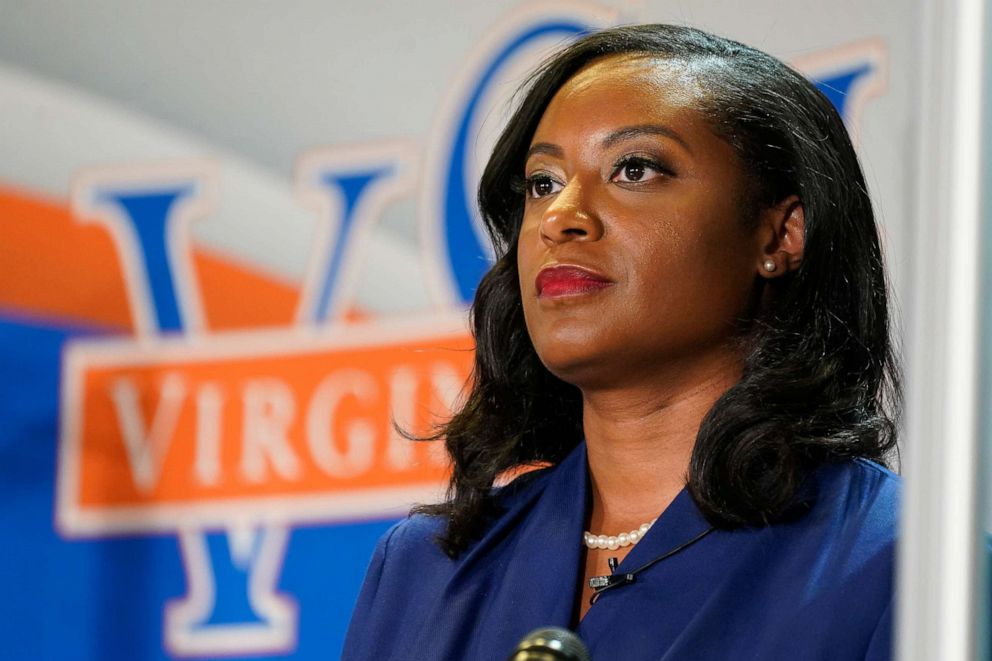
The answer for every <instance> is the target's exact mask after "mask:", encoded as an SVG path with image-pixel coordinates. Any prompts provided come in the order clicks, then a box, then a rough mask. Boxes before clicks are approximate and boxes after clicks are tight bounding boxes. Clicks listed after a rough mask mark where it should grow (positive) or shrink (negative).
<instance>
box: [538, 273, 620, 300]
mask: <svg viewBox="0 0 992 661" xmlns="http://www.w3.org/2000/svg"><path fill="white" fill-rule="evenodd" d="M534 284H535V287H536V288H537V297H538V298H560V297H563V296H577V295H579V294H588V293H590V292H593V291H598V290H600V289H604V288H606V287H609V286H611V285H612V284H613V281H612V280H610V279H609V278H607V277H606V276H604V275H600V274H599V273H596V272H595V271H590V270H589V269H586V268H582V267H580V266H569V265H561V266H548V267H545V268H543V269H541V272H540V273H538V274H537V280H536V281H535V283H534Z"/></svg>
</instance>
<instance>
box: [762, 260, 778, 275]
mask: <svg viewBox="0 0 992 661" xmlns="http://www.w3.org/2000/svg"><path fill="white" fill-rule="evenodd" d="M764 267H765V270H766V271H768V272H769V273H774V272H775V271H776V270H777V269H778V264H776V263H775V260H774V259H766V260H765V263H764Z"/></svg>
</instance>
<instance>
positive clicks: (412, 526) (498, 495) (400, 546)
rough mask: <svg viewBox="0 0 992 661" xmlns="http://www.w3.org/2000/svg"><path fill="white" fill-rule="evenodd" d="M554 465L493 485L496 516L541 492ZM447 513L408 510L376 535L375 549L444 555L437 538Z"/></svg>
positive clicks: (444, 556) (381, 551)
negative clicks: (406, 513)
mask: <svg viewBox="0 0 992 661" xmlns="http://www.w3.org/2000/svg"><path fill="white" fill-rule="evenodd" d="M553 470H554V469H553V468H539V469H536V470H531V471H527V472H525V473H522V474H520V475H518V476H516V477H515V478H514V479H512V480H510V481H508V482H507V483H506V484H503V485H501V486H498V487H495V488H494V489H493V490H492V493H491V497H492V499H493V502H494V504H495V505H496V508H497V512H498V513H499V514H497V518H499V516H500V514H505V513H507V512H509V511H512V510H514V509H517V508H518V507H519V506H520V505H521V504H523V503H525V502H526V501H529V500H530V499H531V497H532V496H533V495H535V494H537V493H539V492H540V490H541V488H542V485H543V484H544V483H545V481H546V480H547V479H548V477H549V476H550V474H551V472H552V471H553ZM447 525H448V517H446V516H444V515H440V514H424V513H419V512H414V513H411V514H410V515H409V516H407V517H406V518H404V519H402V520H401V521H399V522H398V523H396V524H395V525H394V526H393V527H391V528H390V529H389V530H387V531H386V533H385V534H384V535H383V536H382V537H381V538H380V539H379V543H378V545H377V549H376V551H377V553H381V554H382V555H383V556H385V555H387V554H388V555H389V557H390V558H394V557H395V556H397V555H403V556H405V557H410V556H424V557H425V558H427V557H432V556H435V555H436V556H439V557H443V558H447V556H446V555H445V554H444V552H443V551H442V550H441V548H440V547H439V546H438V539H439V538H440V537H441V536H442V535H443V534H444V532H445V528H446V527H447Z"/></svg>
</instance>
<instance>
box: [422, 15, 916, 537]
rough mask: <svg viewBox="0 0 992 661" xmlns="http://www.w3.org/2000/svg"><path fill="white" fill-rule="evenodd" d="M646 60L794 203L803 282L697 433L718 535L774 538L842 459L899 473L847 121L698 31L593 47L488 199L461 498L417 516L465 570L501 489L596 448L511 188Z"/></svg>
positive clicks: (873, 276)
mask: <svg viewBox="0 0 992 661" xmlns="http://www.w3.org/2000/svg"><path fill="white" fill-rule="evenodd" d="M619 54H631V55H638V54H643V55H646V56H650V57H657V58H659V59H663V60H666V61H668V62H670V63H673V64H675V65H677V66H680V67H685V68H686V71H687V72H688V73H690V74H691V75H692V77H693V78H694V79H695V80H696V81H697V82H698V84H699V87H700V89H701V100H700V107H699V110H700V111H701V112H702V113H704V116H705V117H706V118H707V119H708V120H709V121H710V123H711V126H712V128H713V130H714V132H715V133H716V134H717V135H719V136H720V137H722V138H723V139H725V140H727V141H728V143H729V144H730V145H731V146H733V148H734V149H735V151H736V153H737V155H738V158H739V159H740V161H741V163H742V166H743V168H744V171H745V172H747V173H749V178H750V188H751V197H752V198H753V200H754V201H755V203H757V204H759V205H761V206H762V207H764V206H771V205H773V204H775V203H776V202H779V201H782V200H784V199H785V198H787V197H788V196H790V195H796V196H798V198H799V200H800V201H801V202H802V204H803V208H804V211H805V249H804V253H803V259H802V263H801V265H800V267H799V268H798V269H797V270H796V271H794V272H792V273H790V274H788V275H786V276H783V277H780V278H777V279H775V284H774V285H769V286H770V287H772V288H773V291H772V292H771V294H772V296H770V300H771V302H770V304H769V305H768V306H766V307H765V308H763V309H762V310H760V311H758V312H757V313H756V317H755V318H754V319H752V320H751V322H750V326H749V329H748V331H747V337H746V342H744V344H743V346H744V347H745V352H744V353H745V356H744V367H743V374H742V378H741V380H740V382H738V383H737V384H736V385H734V386H732V387H731V388H730V389H729V390H727V392H726V393H724V394H723V395H722V396H721V397H720V398H719V400H718V401H717V402H716V403H715V404H714V406H713V407H712V409H711V410H710V411H709V413H708V414H707V415H706V416H705V418H704V419H703V421H702V425H701V426H700V429H699V432H698V435H697V438H696V442H695V446H694V449H693V453H692V459H691V461H690V466H689V474H688V489H689V492H690V494H691V495H692V497H693V499H694V501H695V503H696V505H697V506H698V507H699V509H700V511H701V512H702V513H703V514H704V515H705V516H706V518H707V519H708V520H709V521H710V522H711V523H712V524H714V525H716V526H718V527H723V528H733V527H739V526H750V525H766V524H769V523H774V522H776V521H780V520H783V519H784V518H786V517H787V516H789V513H790V512H794V511H795V505H796V503H797V498H798V494H799V493H800V491H801V488H802V485H803V483H804V478H805V477H806V476H807V475H808V474H809V472H810V471H811V470H812V469H813V468H815V467H816V466H818V465H820V464H822V463H824V462H826V461H831V460H837V459H840V458H846V457H864V458H868V459H872V460H875V461H878V462H880V463H885V461H886V458H887V457H888V456H889V455H890V454H891V451H892V450H893V449H894V448H895V443H896V433H895V432H896V419H897V417H898V413H899V409H900V403H901V394H900V385H899V369H898V364H897V361H896V358H895V354H894V351H893V347H892V342H891V339H890V334H889V325H890V319H889V309H888V302H887V293H886V289H887V288H886V280H885V274H884V271H883V265H882V254H881V249H880V246H879V238H878V231H877V228H876V225H875V219H874V215H873V213H872V206H871V200H870V199H869V195H868V191H867V188H866V186H865V181H864V175H863V174H862V171H861V167H860V165H859V163H858V159H857V156H856V154H855V151H854V148H853V146H852V144H851V140H850V138H849V136H848V133H847V131H846V129H845V127H844V123H843V120H842V119H841V117H840V115H839V114H838V112H837V110H836V109H835V108H834V107H833V105H832V104H831V103H830V101H829V100H828V99H827V98H826V97H825V96H824V95H823V94H822V93H821V92H820V91H819V90H817V89H816V87H815V86H814V85H813V84H812V83H810V82H809V81H808V80H806V79H805V78H804V77H803V76H802V75H800V74H799V73H797V72H796V71H794V70H793V69H791V68H790V67H788V66H787V65H785V64H784V63H782V62H780V61H779V60H777V59H775V58H774V57H772V56H770V55H767V54H765V53H762V52H761V51H758V50H755V49H753V48H750V47H748V46H745V45H743V44H740V43H737V42H735V41H731V40H729V39H724V38H721V37H717V36H713V35H710V34H707V33H705V32H702V31H700V30H696V29H693V28H688V27H679V26H670V25H640V26H625V27H617V28H612V29H608V30H604V31H602V32H597V33H593V34H590V35H587V36H585V37H583V38H581V39H579V40H578V41H576V42H574V43H573V44H571V45H569V46H567V47H566V48H564V49H562V50H561V51H559V52H558V53H557V54H555V55H553V56H552V57H551V58H550V59H549V60H547V61H546V62H545V63H544V64H543V65H542V66H541V67H540V68H539V69H538V70H537V71H536V72H535V74H534V75H533V76H532V77H531V79H530V81H529V83H528V85H527V86H526V88H525V89H524V91H523V96H522V100H521V101H520V103H519V106H518V107H517V109H516V111H515V113H514V114H513V116H512V118H511V119H510V120H509V123H508V124H507V126H506V128H505V129H504V130H503V132H502V134H501V136H500V137H499V139H498V141H497V143H496V145H495V148H494V149H493V153H492V156H491V157H490V159H489V163H488V165H487V166H486V168H485V171H484V174H483V176H482V180H481V183H480V186H479V208H480V211H481V214H482V217H483V220H484V221H485V225H486V228H487V230H488V232H489V235H490V237H491V239H492V243H493V245H494V247H495V251H496V257H497V259H496V263H495V264H494V265H493V267H492V269H491V270H490V271H489V272H488V273H486V275H485V276H484V277H483V279H482V281H481V283H480V284H479V287H478V289H477V291H476V295H475V300H474V303H473V306H472V328H473V333H474V336H475V340H476V354H475V368H474V374H473V380H472V383H471V390H470V392H469V394H468V396H467V399H466V402H465V404H464V406H463V407H462V408H461V410H460V411H458V412H457V413H456V414H455V415H454V416H453V417H452V419H451V420H450V421H449V422H447V423H446V424H445V425H444V426H443V427H442V428H441V430H440V433H439V434H438V437H441V436H443V437H444V438H445V439H446V440H445V442H446V445H447V449H448V452H449V453H450V455H451V458H452V462H453V473H452V477H451V482H450V486H449V492H448V498H447V500H446V501H445V502H443V503H441V504H436V505H425V506H419V507H418V508H416V510H415V511H419V512H423V513H427V514H433V515H441V516H444V517H446V518H447V527H446V530H445V533H444V534H443V535H442V536H441V537H440V538H439V540H438V541H439V544H440V546H441V548H442V549H444V550H445V552H446V553H448V554H449V555H451V556H457V555H458V554H459V553H460V552H461V551H463V550H465V549H466V548H467V547H468V546H469V545H470V544H471V542H472V541H473V540H474V539H477V538H478V537H480V536H481V535H482V534H483V533H484V531H485V529H486V527H487V525H488V522H489V521H490V519H491V517H492V516H494V515H495V514H496V512H497V511H498V506H497V500H496V498H497V494H498V490H497V489H494V483H495V482H496V481H497V480H498V479H499V478H500V476H503V475H505V474H506V473H507V471H511V470H513V469H515V468H519V467H521V466H527V465H532V464H539V463H549V464H555V463H557V462H559V461H560V460H561V459H562V458H564V456H565V455H566V454H568V453H569V452H570V451H571V450H572V449H573V448H574V447H575V446H576V445H577V444H578V443H579V442H580V441H581V440H582V437H583V432H582V400H581V395H580V393H579V390H578V389H577V388H576V387H575V386H572V385H570V384H568V383H565V382H563V381H561V380H560V379H558V378H557V377H555V376H554V375H552V374H551V373H550V372H549V371H548V370H547V368H545V367H544V365H543V364H542V363H541V361H540V359H539V358H538V356H537V354H536V352H535V350H534V347H533V345H532V343H531V340H530V337H529V335H528V333H527V328H526V326H525V324H524V316H523V310H522V307H521V299H520V290H519V285H518V280H517V263H516V250H515V245H516V241H517V236H518V233H519V230H520V224H521V219H522V216H523V207H524V196H523V195H521V194H520V192H519V188H516V187H515V186H514V185H513V184H514V181H515V180H518V179H519V177H520V175H521V174H522V172H523V167H524V158H525V153H526V151H527V149H528V147H529V144H530V141H531V139H532V137H533V134H534V131H535V130H536V127H537V124H538V122H539V121H540V119H541V116H542V114H543V113H544V110H545V108H546V107H547V105H548V103H549V102H550V101H551V99H552V97H553V96H554V95H555V93H556V92H557V91H558V89H559V88H560V87H561V86H562V85H563V84H564V83H565V82H566V81H567V80H568V79H569V78H571V77H572V76H573V75H574V74H575V73H576V72H577V71H579V70H580V69H581V68H583V67H584V66H586V65H587V64H589V63H590V62H592V61H594V60H597V59H599V58H603V57H605V56H609V55H619Z"/></svg>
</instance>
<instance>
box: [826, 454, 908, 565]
mask: <svg viewBox="0 0 992 661" xmlns="http://www.w3.org/2000/svg"><path fill="white" fill-rule="evenodd" d="M816 489H817V493H816V499H815V505H814V507H813V511H812V512H811V514H812V515H813V516H812V521H811V522H810V523H811V524H812V525H815V526H818V527H822V528H823V529H824V532H826V533H828V534H830V535H831V536H833V537H835V538H840V539H842V540H847V541H848V542H850V543H856V544H857V545H858V546H859V547H861V548H862V549H868V548H872V547H874V548H875V549H876V550H877V551H878V552H882V553H888V552H890V551H891V549H892V547H893V545H894V544H895V540H896V536H897V534H898V529H899V507H900V500H901V493H902V478H901V477H900V476H899V475H897V474H896V473H894V472H893V471H892V470H890V469H888V468H886V467H885V466H882V465H881V464H878V463H875V462H874V461H869V460H867V459H846V460H842V461H835V462H830V463H827V464H824V465H823V466H821V467H820V468H819V469H818V470H817V471H816Z"/></svg>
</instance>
